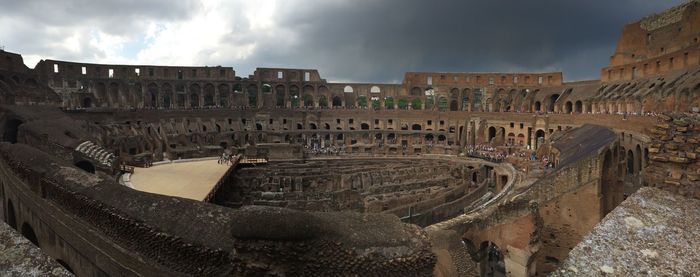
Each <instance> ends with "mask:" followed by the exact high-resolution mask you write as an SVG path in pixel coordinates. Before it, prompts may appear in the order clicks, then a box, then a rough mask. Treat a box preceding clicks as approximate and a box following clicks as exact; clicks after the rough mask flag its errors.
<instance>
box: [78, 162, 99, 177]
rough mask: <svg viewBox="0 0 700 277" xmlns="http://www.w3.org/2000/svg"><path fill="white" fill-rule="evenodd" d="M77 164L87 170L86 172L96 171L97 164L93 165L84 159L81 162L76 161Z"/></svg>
mask: <svg viewBox="0 0 700 277" xmlns="http://www.w3.org/2000/svg"><path fill="white" fill-rule="evenodd" d="M75 166H76V167H78V168H80V169H82V170H85V172H89V173H93V174H94V173H95V166H94V165H92V163H91V162H88V161H85V160H83V161H79V162H77V163H75Z"/></svg>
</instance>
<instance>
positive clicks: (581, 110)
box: [574, 100, 583, 113]
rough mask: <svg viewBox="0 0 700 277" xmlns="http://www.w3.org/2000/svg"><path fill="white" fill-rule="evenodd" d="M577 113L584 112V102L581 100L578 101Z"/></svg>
mask: <svg viewBox="0 0 700 277" xmlns="http://www.w3.org/2000/svg"><path fill="white" fill-rule="evenodd" d="M574 111H575V112H576V113H583V102H581V100H578V101H576V105H575V109H574Z"/></svg>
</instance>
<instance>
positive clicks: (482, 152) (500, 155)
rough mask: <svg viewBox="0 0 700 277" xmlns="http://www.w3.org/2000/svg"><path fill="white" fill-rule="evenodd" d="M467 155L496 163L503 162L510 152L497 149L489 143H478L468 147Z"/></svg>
mask: <svg viewBox="0 0 700 277" xmlns="http://www.w3.org/2000/svg"><path fill="white" fill-rule="evenodd" d="M467 156H469V157H472V158H479V159H484V160H487V161H490V162H494V163H500V162H503V161H504V160H505V159H506V157H508V154H507V153H505V152H500V151H496V148H495V147H493V146H491V145H487V144H477V145H474V146H470V147H469V148H467Z"/></svg>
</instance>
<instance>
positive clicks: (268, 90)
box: [262, 84, 272, 93]
mask: <svg viewBox="0 0 700 277" xmlns="http://www.w3.org/2000/svg"><path fill="white" fill-rule="evenodd" d="M262 93H272V86H271V85H270V84H263V85H262Z"/></svg>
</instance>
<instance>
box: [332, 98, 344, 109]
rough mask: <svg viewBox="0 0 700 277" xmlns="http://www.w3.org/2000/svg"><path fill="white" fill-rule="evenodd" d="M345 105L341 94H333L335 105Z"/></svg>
mask: <svg viewBox="0 0 700 277" xmlns="http://www.w3.org/2000/svg"><path fill="white" fill-rule="evenodd" d="M341 106H343V100H342V99H341V98H340V96H338V95H336V96H333V107H341Z"/></svg>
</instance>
